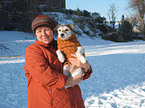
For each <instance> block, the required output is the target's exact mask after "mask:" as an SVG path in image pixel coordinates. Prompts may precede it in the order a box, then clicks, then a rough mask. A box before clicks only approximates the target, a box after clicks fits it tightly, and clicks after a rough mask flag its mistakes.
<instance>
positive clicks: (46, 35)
mask: <svg viewBox="0 0 145 108" xmlns="http://www.w3.org/2000/svg"><path fill="white" fill-rule="evenodd" d="M35 35H36V37H37V40H38V41H41V42H43V43H45V44H49V43H51V41H52V40H53V31H52V29H51V28H50V27H47V26H41V27H38V28H36V32H35Z"/></svg>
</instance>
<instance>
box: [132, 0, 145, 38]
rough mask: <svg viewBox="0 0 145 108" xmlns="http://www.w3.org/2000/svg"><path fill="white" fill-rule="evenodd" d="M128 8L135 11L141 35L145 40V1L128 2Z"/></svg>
mask: <svg viewBox="0 0 145 108" xmlns="http://www.w3.org/2000/svg"><path fill="white" fill-rule="evenodd" d="M129 4H130V5H129V7H130V8H133V9H134V10H136V12H137V13H138V15H139V19H140V21H141V30H142V35H143V40H145V18H144V17H145V1H144V0H130V2H129Z"/></svg>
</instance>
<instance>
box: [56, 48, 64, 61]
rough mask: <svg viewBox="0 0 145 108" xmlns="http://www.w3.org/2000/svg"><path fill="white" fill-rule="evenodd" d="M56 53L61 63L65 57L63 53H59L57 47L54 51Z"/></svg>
mask: <svg viewBox="0 0 145 108" xmlns="http://www.w3.org/2000/svg"><path fill="white" fill-rule="evenodd" d="M56 54H57V56H58V59H59V61H60V62H62V63H63V62H64V61H65V58H64V56H63V54H62V53H61V51H60V49H58V50H57V51H56Z"/></svg>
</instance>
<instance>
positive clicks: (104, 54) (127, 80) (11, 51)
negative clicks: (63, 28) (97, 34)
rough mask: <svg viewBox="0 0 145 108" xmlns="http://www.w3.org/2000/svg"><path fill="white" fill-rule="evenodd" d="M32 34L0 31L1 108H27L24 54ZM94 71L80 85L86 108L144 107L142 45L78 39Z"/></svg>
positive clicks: (98, 39)
mask: <svg viewBox="0 0 145 108" xmlns="http://www.w3.org/2000/svg"><path fill="white" fill-rule="evenodd" d="M32 37H33V35H32V34H31V33H24V32H18V31H0V84H1V85H0V108H26V104H27V84H26V82H27V80H26V77H25V72H24V64H25V59H24V53H25V49H26V47H27V46H29V45H30V44H32V43H34V41H35V39H33V38H32ZM78 40H79V41H80V43H81V44H82V45H83V47H84V48H85V51H86V58H87V60H88V61H89V63H90V64H91V66H92V68H93V73H92V75H91V77H90V78H89V79H87V80H85V81H82V82H81V84H80V87H81V90H82V96H83V99H84V103H85V106H86V108H144V107H145V71H144V66H145V43H144V41H132V42H126V43H115V42H111V41H106V40H102V39H100V38H93V39H90V38H88V37H79V38H78Z"/></svg>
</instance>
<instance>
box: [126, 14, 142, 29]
mask: <svg viewBox="0 0 145 108" xmlns="http://www.w3.org/2000/svg"><path fill="white" fill-rule="evenodd" d="M138 16H139V15H138V14H137V13H135V14H130V15H129V16H128V17H127V18H126V20H127V21H128V22H130V23H131V24H132V26H133V27H134V26H136V27H139V22H138V20H139V17H138Z"/></svg>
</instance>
